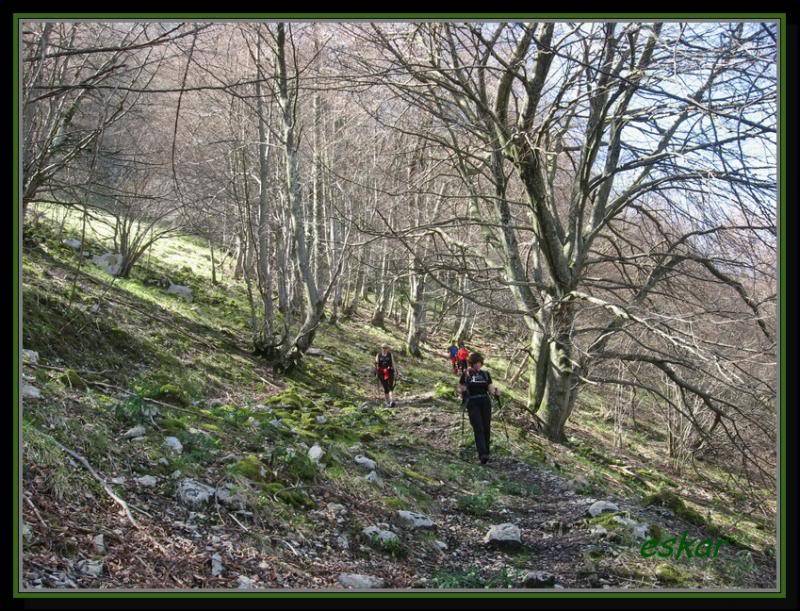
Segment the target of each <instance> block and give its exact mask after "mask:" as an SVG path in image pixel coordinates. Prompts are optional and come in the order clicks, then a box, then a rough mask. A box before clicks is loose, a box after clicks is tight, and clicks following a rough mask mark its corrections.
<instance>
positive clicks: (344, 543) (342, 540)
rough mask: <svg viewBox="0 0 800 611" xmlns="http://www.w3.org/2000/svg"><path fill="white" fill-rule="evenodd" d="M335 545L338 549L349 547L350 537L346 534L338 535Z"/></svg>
mask: <svg viewBox="0 0 800 611" xmlns="http://www.w3.org/2000/svg"><path fill="white" fill-rule="evenodd" d="M336 545H338V546H339V548H340V549H350V539H348V538H347V535H339V536H338V537H336Z"/></svg>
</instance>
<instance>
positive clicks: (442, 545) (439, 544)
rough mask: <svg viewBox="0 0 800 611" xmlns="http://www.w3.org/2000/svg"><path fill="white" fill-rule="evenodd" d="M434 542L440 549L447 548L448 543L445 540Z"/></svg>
mask: <svg viewBox="0 0 800 611" xmlns="http://www.w3.org/2000/svg"><path fill="white" fill-rule="evenodd" d="M433 544H434V545H435V546H436V547H437V548H438V549H440V550H442V551H445V550H446V549H447V543H445V542H444V541H439V540H438V539H437V540H436V541H434V542H433Z"/></svg>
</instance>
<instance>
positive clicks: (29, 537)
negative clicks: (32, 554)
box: [22, 524, 33, 543]
mask: <svg viewBox="0 0 800 611" xmlns="http://www.w3.org/2000/svg"><path fill="white" fill-rule="evenodd" d="M22 538H23V539H25V542H26V543H30V542H31V541H33V529H32V528H31V525H30V524H23V525H22Z"/></svg>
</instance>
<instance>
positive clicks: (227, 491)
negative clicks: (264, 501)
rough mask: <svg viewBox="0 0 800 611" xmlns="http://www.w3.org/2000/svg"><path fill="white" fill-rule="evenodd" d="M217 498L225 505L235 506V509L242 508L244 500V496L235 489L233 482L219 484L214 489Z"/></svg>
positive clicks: (244, 503)
mask: <svg viewBox="0 0 800 611" xmlns="http://www.w3.org/2000/svg"><path fill="white" fill-rule="evenodd" d="M215 494H216V496H217V500H218V501H219V502H220V503H222V504H223V505H225V506H226V507H235V508H237V509H244V508H245V505H246V504H247V503H246V502H245V499H244V497H243V496H242V495H241V494H239V492H238V491H236V487H235V486H234V485H233V484H225V485H224V486H220V487H219V488H217V491H216V493H215Z"/></svg>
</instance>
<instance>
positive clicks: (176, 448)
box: [164, 437, 183, 454]
mask: <svg viewBox="0 0 800 611" xmlns="http://www.w3.org/2000/svg"><path fill="white" fill-rule="evenodd" d="M164 445H165V446H167V447H168V448H169V449H170V450H172V451H173V452H175V454H180V453H181V452H183V444H182V443H181V440H180V439H178V438H177V437H164Z"/></svg>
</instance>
